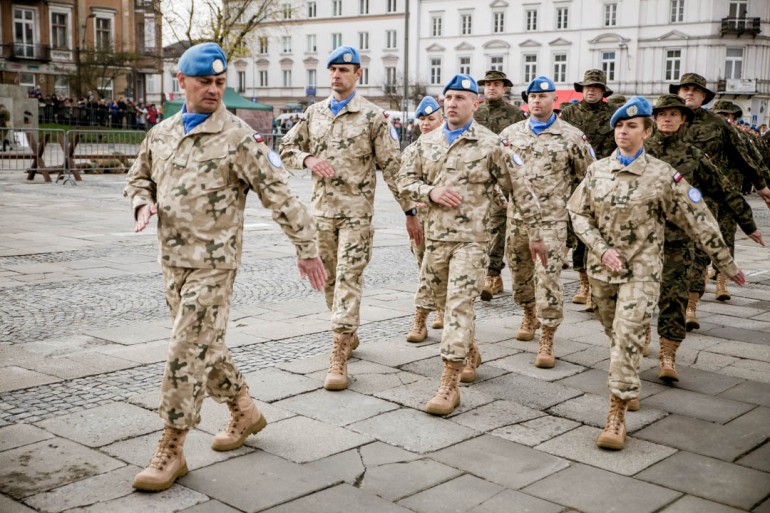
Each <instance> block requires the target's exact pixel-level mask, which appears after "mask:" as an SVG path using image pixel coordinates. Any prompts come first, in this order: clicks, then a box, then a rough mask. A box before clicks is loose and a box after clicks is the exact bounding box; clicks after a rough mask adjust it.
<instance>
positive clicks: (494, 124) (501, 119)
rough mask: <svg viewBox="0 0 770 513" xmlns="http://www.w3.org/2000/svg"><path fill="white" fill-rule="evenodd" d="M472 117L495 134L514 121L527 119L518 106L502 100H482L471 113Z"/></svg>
mask: <svg viewBox="0 0 770 513" xmlns="http://www.w3.org/2000/svg"><path fill="white" fill-rule="evenodd" d="M473 118H474V119H475V120H476V122H477V123H479V124H480V125H482V126H485V127H487V128H488V129H490V130H491V131H493V132H494V133H496V134H499V133H500V132H502V131H503V129H504V128H506V127H508V126H511V125H512V124H514V123H518V122H519V121H524V120H525V119H527V117H526V116H525V115H524V113H523V112H522V111H521V109H520V108H518V107H516V106H515V105H511V104H510V103H507V102H504V101H503V100H495V101H485V102H483V103H482V104H481V105H479V108H478V109H477V110H476V113H475V114H473Z"/></svg>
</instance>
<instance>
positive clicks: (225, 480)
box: [0, 173, 770, 513]
mask: <svg viewBox="0 0 770 513" xmlns="http://www.w3.org/2000/svg"><path fill="white" fill-rule="evenodd" d="M18 175H21V176H17V175H16V174H0V191H1V192H0V216H1V217H2V219H3V223H2V225H0V293H1V294H2V297H3V302H2V304H0V371H2V372H0V511H2V512H5V511H8V512H15V511H51V512H57V513H58V512H61V511H68V512H69V511H79V512H80V511H110V512H114V511H129V512H134V511H136V512H145V511H158V512H164V511H189V512H214V513H216V512H233V511H249V512H252V511H271V512H280V511H283V512H317V511H324V512H336V511H361V512H369V511H371V512H377V513H380V512H391V511H393V512H397V511H402V512H403V511H407V512H408V511H412V512H419V513H422V512H425V513H428V512H434V511H435V512H438V511H449V510H453V511H467V512H474V513H482V512H502V511H506V512H507V511H515V512H519V511H530V512H535V513H539V512H542V513H546V512H553V513H559V512H562V513H567V512H584V513H594V512H596V513H600V512H601V513H604V512H607V511H614V510H619V509H622V510H623V511H627V512H632V513H633V512H649V513H653V512H659V511H666V512H669V513H688V512H697V513H730V512H740V511H744V512H746V511H751V512H752V513H770V464H768V462H770V452H769V449H770V444H768V443H767V439H768V437H770V430H768V427H767V426H770V399H768V398H770V351H769V349H770V260H768V258H767V255H768V250H767V249H763V248H758V247H756V246H754V245H753V244H752V243H750V242H749V241H748V240H747V239H746V238H745V237H744V236H742V235H741V236H739V238H738V247H737V250H736V252H737V255H738V261H739V263H740V264H741V266H742V268H743V269H744V271H746V272H747V274H748V275H749V281H750V283H749V284H748V286H747V287H745V288H742V289H739V288H738V287H736V286H733V287H731V291H732V292H733V299H732V300H731V301H730V302H727V303H724V304H723V303H718V302H716V301H714V299H713V294H711V291H713V285H712V284H710V285H709V289H708V290H709V292H708V293H707V294H706V296H704V300H703V301H702V302H701V305H700V307H699V313H700V317H701V322H702V326H701V329H700V330H698V331H696V332H692V333H690V334H688V337H687V339H686V341H685V343H684V346H683V348H682V349H681V350H680V351H679V354H678V362H679V369H680V372H681V374H682V381H681V382H680V383H679V384H677V385H676V386H673V387H669V386H664V385H663V384H662V383H661V382H660V381H658V380H657V379H656V375H657V373H656V367H657V358H656V356H657V337H654V342H653V355H652V356H651V357H650V358H647V359H645V360H644V361H643V371H644V372H643V374H642V376H643V378H644V382H643V383H644V384H643V389H642V390H643V400H642V410H640V411H639V412H635V413H629V414H628V419H629V420H628V426H629V433H630V437H629V439H628V445H627V448H626V449H625V450H624V451H621V452H618V453H610V452H604V451H601V450H599V449H597V448H596V447H594V445H593V441H594V439H595V437H596V436H597V434H598V433H599V428H600V427H601V426H602V425H603V422H604V417H605V415H606V407H607V389H606V368H607V358H608V351H607V347H606V344H607V342H606V337H605V336H604V335H603V333H602V331H601V328H600V327H599V324H598V322H597V321H596V320H595V318H594V316H593V315H592V314H589V313H585V312H583V311H582V310H581V307H580V305H573V304H572V303H571V302H569V298H570V297H571V296H572V294H573V293H574V291H575V289H576V279H577V275H576V274H575V273H574V272H573V271H571V270H567V271H565V272H564V273H563V281H564V283H565V320H564V323H563V325H562V327H561V328H560V329H559V330H558V332H557V335H556V343H555V348H556V354H557V365H556V367H555V368H554V369H551V370H542V369H536V368H535V367H534V366H533V365H532V360H533V353H534V352H535V351H536V349H537V343H536V342H534V343H532V342H529V343H528V342H518V341H516V340H515V339H512V338H511V336H512V335H513V333H514V332H515V330H516V328H517V326H518V324H519V322H520V319H521V316H520V314H521V310H520V309H519V308H518V307H516V306H515V305H514V304H513V303H512V301H511V300H510V296H509V294H508V293H506V294H503V295H501V296H499V297H497V298H495V299H494V300H492V301H491V302H489V303H482V302H480V303H479V304H478V307H477V339H478V342H479V347H480V350H481V354H482V356H483V358H484V364H483V365H482V366H481V367H480V368H479V378H478V380H477V382H476V383H474V384H472V385H470V386H467V387H464V388H463V390H462V404H461V406H460V407H459V409H458V410H457V411H456V412H455V413H454V414H453V415H451V416H449V417H448V418H445V419H441V418H434V417H430V416H428V415H426V414H424V413H422V412H421V411H420V410H421V407H422V405H423V404H424V402H425V401H426V400H427V399H428V398H429V397H430V396H431V395H432V393H433V391H434V390H435V387H436V386H437V384H438V376H439V373H440V364H439V363H438V358H437V352H438V349H437V343H438V341H439V336H440V332H439V331H436V330H430V335H429V338H428V340H427V341H426V342H425V343H422V344H408V343H406V342H405V341H404V335H405V333H406V331H407V330H408V328H409V326H410V325H411V320H412V318H411V315H412V313H413V306H412V295H413V291H414V283H415V280H416V266H415V264H414V259H413V257H412V255H411V254H410V252H409V249H408V246H407V244H406V240H405V231H404V228H403V215H402V214H401V212H399V211H398V207H397V205H396V203H395V202H394V201H393V200H392V199H391V198H389V193H388V191H387V189H386V188H385V187H384V186H382V184H380V185H379V186H378V195H379V198H378V202H377V205H378V206H377V211H376V214H375V226H376V227H377V230H378V232H377V235H376V237H375V250H374V256H373V259H372V262H371V264H370V266H369V268H368V269H367V273H366V284H365V291H366V293H365V300H364V304H363V308H362V326H361V328H360V329H359V335H360V338H361V341H362V342H361V347H360V348H359V349H358V350H357V351H356V352H355V353H354V355H353V356H354V358H353V359H352V360H351V363H350V374H351V384H350V390H348V391H346V392H342V393H329V392H325V391H323V390H321V383H322V379H323V375H324V372H325V369H326V360H327V354H328V350H329V347H330V343H331V337H330V333H329V321H328V313H327V312H326V307H325V305H324V304H323V300H322V298H321V296H320V294H318V293H315V292H312V291H311V290H310V288H309V286H308V285H307V283H306V282H302V281H300V280H299V279H298V276H297V271H296V264H295V260H294V258H293V257H292V254H293V251H292V249H291V247H290V246H289V245H288V243H287V241H286V239H285V237H284V236H283V235H282V234H281V233H280V231H279V230H278V229H277V228H276V227H275V226H274V224H273V223H272V221H271V220H270V216H269V214H268V213H267V212H265V211H264V210H263V209H261V208H259V206H258V205H257V203H256V201H254V198H252V199H251V200H250V201H249V204H248V208H247V221H246V222H247V225H246V237H245V239H246V244H245V247H244V258H243V265H242V267H241V268H240V270H239V274H238V278H237V280H236V287H235V295H234V303H233V311H232V314H231V318H230V326H229V328H228V343H229V345H230V347H231V352H232V354H233V357H234V359H235V361H236V363H237V365H238V366H239V369H240V370H241V371H242V372H243V373H244V375H245V377H246V379H247V382H249V384H250V391H251V393H252V395H253V396H254V397H255V398H256V399H257V400H258V401H259V404H260V407H261V408H263V411H264V413H265V415H266V416H267V418H268V419H269V421H270V425H269V426H268V428H267V429H265V430H264V431H263V432H262V433H260V434H259V435H258V436H256V437H250V438H249V441H248V442H247V445H246V446H244V447H243V448H241V449H239V450H237V451H233V452H230V453H214V452H213V451H210V450H209V449H208V443H209V438H210V435H211V434H212V433H215V432H216V431H217V430H218V429H219V428H220V427H221V426H222V425H223V424H224V422H225V420H226V415H225V414H226V409H224V408H223V407H222V405H215V404H213V402H210V401H206V402H205V403H204V411H203V422H202V423H201V425H200V426H199V428H198V429H197V430H196V431H194V432H193V433H192V434H191V435H190V436H189V437H188V443H187V444H186V456H187V460H188V465H189V466H190V470H191V472H190V475H189V476H187V477H185V478H184V479H182V480H181V481H180V482H179V483H178V484H176V485H174V487H172V488H171V489H170V490H168V491H166V492H162V493H160V494H156V495H146V494H140V493H132V490H131V489H130V486H129V483H130V480H131V478H132V476H133V474H134V473H135V472H136V471H137V470H138V468H139V467H141V466H143V465H144V464H146V461H147V459H148V458H149V456H150V455H151V452H152V448H153V445H154V443H155V441H156V440H157V432H158V431H159V428H160V422H159V420H158V418H157V415H156V414H155V411H154V410H155V407H156V405H157V393H158V387H159V381H160V378H161V374H162V371H163V365H164V363H163V362H164V360H165V347H166V344H167V342H166V341H167V336H168V333H169V326H168V324H169V321H168V319H167V315H168V314H167V309H166V306H165V304H164V302H163V296H162V290H161V279H160V272H159V269H158V264H157V262H156V244H155V242H154V241H155V235H154V233H149V234H142V235H135V234H132V233H131V231H130V230H131V220H130V213H129V212H128V208H127V205H126V202H125V200H123V199H122V198H120V190H121V186H122V180H123V177H122V176H117V175H105V176H86V177H84V181H83V182H82V183H80V184H79V185H77V186H75V187H72V186H62V185H58V184H43V183H41V182H40V179H39V178H38V181H37V182H35V183H31V184H30V183H26V182H25V181H24V180H23V178H24V175H22V174H21V173H18ZM309 182H310V181H309V180H308V178H307V176H306V175H303V174H301V173H298V174H296V176H293V177H292V179H291V184H292V188H293V189H294V190H295V191H296V192H297V194H298V195H299V196H300V197H301V198H303V199H304V200H305V201H307V199H308V197H309ZM749 201H750V203H751V204H752V206H753V207H754V208H755V217H756V219H757V221H758V224H759V225H760V227H761V229H762V230H764V232H765V234H766V238H770V215H769V212H770V211H768V209H767V208H765V207H764V205H762V204H761V202H760V201H759V200H758V198H757V197H756V196H750V197H749ZM504 278H505V282H506V291H510V278H509V276H507V273H504ZM236 483H237V486H236V485H235V484H236ZM242 483H245V484H246V487H244V488H241V487H240V486H241V484H242ZM618 490H623V493H622V497H623V499H622V503H621V502H619V501H618V499H617V497H618V494H617V491H618Z"/></svg>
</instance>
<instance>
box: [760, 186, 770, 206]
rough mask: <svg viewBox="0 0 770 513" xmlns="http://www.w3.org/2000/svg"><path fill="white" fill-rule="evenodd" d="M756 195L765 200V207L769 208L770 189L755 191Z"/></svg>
mask: <svg viewBox="0 0 770 513" xmlns="http://www.w3.org/2000/svg"><path fill="white" fill-rule="evenodd" d="M757 194H759V195H760V197H761V198H762V199H763V200H765V205H767V208H770V188H768V187H765V188H764V189H759V190H757Z"/></svg>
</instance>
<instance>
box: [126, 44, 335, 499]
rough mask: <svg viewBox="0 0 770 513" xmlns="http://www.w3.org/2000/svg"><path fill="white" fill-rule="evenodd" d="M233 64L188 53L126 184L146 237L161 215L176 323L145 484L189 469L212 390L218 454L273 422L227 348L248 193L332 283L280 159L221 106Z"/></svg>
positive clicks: (153, 487) (302, 262)
mask: <svg viewBox="0 0 770 513" xmlns="http://www.w3.org/2000/svg"><path fill="white" fill-rule="evenodd" d="M226 69H227V60H226V58H225V55H224V52H223V51H222V49H221V48H220V47H219V46H218V45H216V44H214V43H204V44H201V45H196V46H193V47H191V48H190V49H188V50H187V51H186V52H185V53H184V54H183V55H182V57H181V58H180V60H179V73H178V74H177V78H178V80H179V83H180V85H181V86H182V88H183V89H184V91H185V99H186V101H185V105H184V107H183V108H182V112H181V113H179V114H177V115H175V116H173V117H171V118H169V119H167V120H165V121H163V122H162V123H160V124H159V125H157V126H156V127H155V128H153V129H152V130H151V131H150V132H149V133H148V134H147V137H146V138H145V139H144V141H143V142H142V144H141V146H140V148H139V153H138V155H137V158H136V161H135V162H134V165H133V166H132V167H131V170H130V172H129V174H128V178H127V185H126V188H125V191H124V194H125V196H127V197H128V198H129V199H130V200H131V208H132V209H133V212H134V216H135V219H136V225H135V230H136V231H137V232H139V231H142V230H144V228H145V227H146V226H147V224H148V222H149V220H150V217H151V216H153V215H155V214H157V215H158V240H159V243H160V263H161V265H162V268H163V281H164V287H165V291H166V301H167V303H168V305H169V308H170V310H171V317H172V319H173V328H172V332H171V341H170V344H169V350H168V360H167V362H166V369H165V373H164V376H163V382H162V386H161V401H160V407H159V410H158V411H159V414H160V416H161V418H162V419H163V422H164V424H165V429H164V431H163V436H162V438H161V440H160V442H159V444H158V448H157V450H156V452H155V455H154V456H153V457H152V460H151V461H150V464H149V466H148V467H147V468H146V469H145V470H143V471H142V472H140V473H139V474H138V475H137V476H136V478H135V480H134V484H133V486H134V487H135V488H138V489H141V490H149V491H157V490H163V489H165V488H168V487H170V486H171V485H172V484H173V483H174V481H175V480H176V478H177V477H181V476H183V475H185V474H186V473H187V465H186V463H185V458H184V455H183V453H182V445H183V444H184V440H185V437H186V435H187V432H188V431H189V430H190V429H191V428H193V427H194V426H195V425H196V424H197V423H198V421H199V420H200V408H201V403H202V401H203V397H204V396H205V394H206V393H208V394H209V395H210V396H211V397H212V398H213V399H214V400H215V401H217V402H227V405H228V407H229V408H230V411H231V419H230V423H229V425H228V426H227V429H226V431H225V432H223V433H220V434H218V435H216V436H215V437H214V440H213V441H212V444H211V446H212V448H213V449H215V450H219V451H228V450H232V449H236V448H238V447H240V446H241V445H243V442H244V440H245V439H246V437H248V436H249V435H250V434H252V433H257V432H258V431H260V430H261V429H262V428H263V427H264V426H265V425H266V423H267V422H266V421H265V418H264V417H263V416H262V414H261V413H260V412H259V410H258V409H257V407H256V405H255V404H254V401H253V400H252V399H251V397H249V391H248V387H247V386H246V385H245V383H244V381H243V377H242V376H241V373H240V372H238V370H237V369H236V368H235V365H234V364H233V361H232V358H231V357H230V353H229V351H228V350H227V346H226V345H225V329H226V327H227V318H228V313H229V310H230V300H231V297H232V292H233V281H234V280H235V273H236V269H237V268H238V264H239V263H240V259H241V246H242V241H243V216H244V207H245V203H246V194H247V193H248V191H249V190H253V191H254V192H255V193H256V194H257V195H258V196H259V199H260V201H261V202H262V204H263V205H264V206H265V207H266V208H269V209H271V210H272V211H273V219H274V220H275V221H276V222H277V223H278V224H279V225H280V226H281V228H282V229H283V231H284V233H286V235H287V236H288V237H289V239H290V240H291V241H292V243H293V244H294V246H295V247H296V248H297V256H298V258H299V260H298V262H299V267H300V272H301V274H302V276H305V275H308V276H309V277H310V281H311V284H312V285H313V286H314V287H315V288H316V289H319V290H320V288H321V287H322V286H323V283H324V281H325V279H326V274H325V272H324V269H323V264H322V263H321V260H320V259H319V258H318V248H317V246H316V243H315V236H316V232H315V228H314V227H313V223H312V217H311V216H310V214H309V212H308V211H307V210H306V209H305V207H304V206H303V205H302V203H300V201H299V200H298V199H297V198H296V197H295V196H293V195H292V194H291V191H290V190H289V186H288V184H287V182H286V178H285V173H284V171H283V169H282V164H281V160H280V158H279V157H278V155H277V154H276V153H275V152H272V151H270V150H269V149H268V148H267V146H266V145H265V144H264V143H263V142H262V138H261V136H260V135H259V134H255V133H254V131H253V130H252V129H251V128H250V127H249V126H248V125H246V123H244V122H243V121H241V120H240V119H238V118H237V117H235V116H234V115H232V114H230V113H229V112H228V111H227V109H225V106H224V105H223V104H222V94H223V93H224V89H225V84H226V77H225V71H226Z"/></svg>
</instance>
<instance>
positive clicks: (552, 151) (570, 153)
mask: <svg viewBox="0 0 770 513" xmlns="http://www.w3.org/2000/svg"><path fill="white" fill-rule="evenodd" d="M500 137H502V138H503V139H504V140H507V141H508V143H509V144H510V148H511V150H513V152H514V159H516V158H518V159H520V160H522V161H523V163H524V164H523V165H524V168H523V169H522V171H523V172H524V175H525V176H526V177H527V180H529V183H530V184H531V185H532V189H533V190H534V191H535V194H537V199H538V201H539V202H540V208H541V209H542V210H543V222H544V223H549V222H567V221H569V214H568V213H567V201H568V200H569V197H570V195H571V194H572V191H573V190H574V188H575V187H577V184H579V183H580V181H581V180H583V177H584V176H585V172H586V169H587V168H588V166H589V165H591V164H592V163H593V161H594V158H593V157H592V156H591V147H590V146H589V144H588V142H587V140H586V138H585V136H584V135H583V133H582V132H580V130H578V129H577V128H575V127H573V126H572V125H569V124H567V123H564V122H563V121H562V120H560V119H559V118H556V120H555V121H554V122H553V124H552V125H551V126H549V127H548V128H546V129H545V130H543V131H542V132H540V135H535V134H534V133H532V130H530V125H529V120H527V121H520V122H518V123H516V124H515V125H513V126H509V127H508V128H506V129H505V130H503V131H502V133H501V134H500ZM508 217H509V219H511V218H512V219H517V220H520V219H521V213H520V212H519V211H517V210H516V209H512V208H509V209H508Z"/></svg>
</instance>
